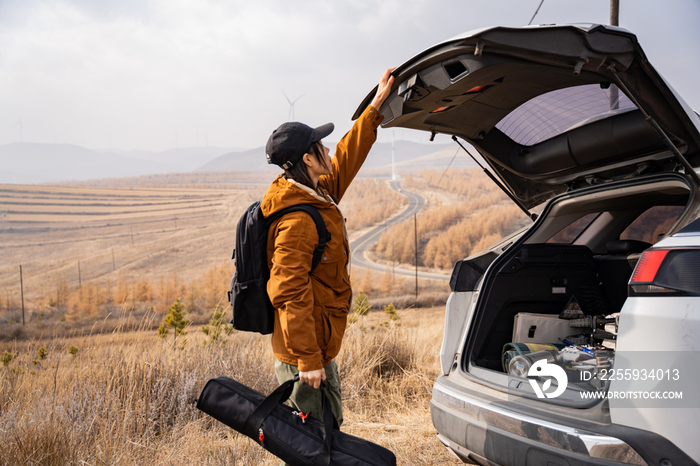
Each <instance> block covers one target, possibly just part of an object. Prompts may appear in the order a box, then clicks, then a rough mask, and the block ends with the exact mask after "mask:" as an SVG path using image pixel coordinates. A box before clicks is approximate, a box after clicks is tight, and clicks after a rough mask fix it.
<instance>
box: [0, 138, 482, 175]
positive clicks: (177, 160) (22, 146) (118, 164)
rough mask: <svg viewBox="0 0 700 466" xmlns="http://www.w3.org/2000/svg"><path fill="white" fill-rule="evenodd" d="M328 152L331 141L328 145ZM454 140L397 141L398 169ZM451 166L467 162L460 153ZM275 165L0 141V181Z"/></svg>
mask: <svg viewBox="0 0 700 466" xmlns="http://www.w3.org/2000/svg"><path fill="white" fill-rule="evenodd" d="M328 145H329V146H330V147H331V152H333V151H334V146H335V145H334V144H328ZM391 146H392V144H391V143H376V144H375V145H374V146H373V147H372V151H371V152H370V154H369V156H368V158H367V160H366V162H365V164H364V166H363V168H362V171H361V172H360V175H362V173H365V174H366V175H371V176H382V175H390V174H391V153H392V147H391ZM456 149H457V146H456V145H454V144H440V143H427V144H423V143H417V142H411V141H396V143H395V148H394V153H395V160H396V167H397V170H398V171H399V173H402V174H403V173H407V172H408V171H413V172H415V171H419V170H423V169H429V168H435V169H443V168H445V167H447V166H448V164H449V163H450V160H451V159H453V158H454V153H455V151H456ZM456 159H458V160H454V161H453V163H452V165H450V166H452V167H459V168H463V167H465V166H472V164H471V162H468V161H467V160H468V159H467V158H466V155H465V154H463V153H462V154H460V155H458V156H457V157H456ZM230 170H277V171H279V168H278V167H276V166H274V165H269V164H268V163H267V160H266V158H265V151H264V148H263V147H258V148H255V149H247V150H246V149H232V148H222V147H187V148H178V149H170V150H166V151H161V152H148V151H121V150H109V151H108V150H92V149H87V148H85V147H81V146H76V145H73V144H39V143H31V142H16V143H11V144H3V145H0V183H22V184H31V183H46V182H59V181H71V180H75V181H85V180H89V179H98V178H121V177H131V176H140V175H155V174H164V173H178V172H191V171H230Z"/></svg>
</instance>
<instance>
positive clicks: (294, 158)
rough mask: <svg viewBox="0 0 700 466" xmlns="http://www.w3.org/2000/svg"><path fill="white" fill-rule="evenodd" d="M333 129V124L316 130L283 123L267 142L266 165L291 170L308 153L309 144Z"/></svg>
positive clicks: (300, 124)
mask: <svg viewBox="0 0 700 466" xmlns="http://www.w3.org/2000/svg"><path fill="white" fill-rule="evenodd" d="M333 128H334V126H333V123H326V124H325V125H322V126H319V127H318V128H312V127H311V126H308V125H305V124H304V123H299V122H297V121H293V122H289V123H283V124H282V125H280V127H279V128H277V129H276V130H274V131H273V132H272V134H271V135H270V138H269V139H268V140H267V145H266V146H265V153H266V154H267V163H274V164H275V165H279V166H280V167H282V168H284V169H285V170H287V169H289V168H292V166H294V164H295V163H297V162H299V160H301V158H302V157H303V156H304V154H306V153H307V152H308V151H309V148H310V147H311V144H313V143H314V142H316V141H320V140H321V139H323V138H325V137H326V136H328V135H329V134H331V133H332V132H333Z"/></svg>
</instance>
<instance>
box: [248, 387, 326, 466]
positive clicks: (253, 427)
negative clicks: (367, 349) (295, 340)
mask: <svg viewBox="0 0 700 466" xmlns="http://www.w3.org/2000/svg"><path fill="white" fill-rule="evenodd" d="M298 381H299V374H294V378H293V379H290V380H287V381H286V382H284V383H282V384H281V385H280V386H279V387H277V388H276V389H275V391H273V392H272V393H270V394H269V395H268V396H267V397H266V398H265V399H264V400H262V401H261V402H260V404H259V405H258V406H257V408H255V410H254V411H253V414H251V415H250V417H249V418H248V420H247V421H246V423H245V428H244V430H243V433H244V434H245V435H247V436H248V437H250V438H252V439H256V438H258V431H259V430H260V426H261V425H262V423H263V421H264V420H265V418H267V417H268V416H269V415H270V413H272V410H273V409H274V408H275V406H277V405H278V404H280V403H284V402H285V401H287V400H288V399H289V397H290V396H291V395H292V390H294V384H295V383H296V382H298ZM320 388H321V402H322V403H323V435H324V444H323V447H322V448H321V451H320V452H319V453H318V455H317V456H316V458H315V459H314V466H329V465H330V463H331V445H332V443H333V422H334V417H333V410H332V409H331V402H330V400H329V399H328V397H327V396H326V390H325V384H324V383H323V381H322V382H321V387H320Z"/></svg>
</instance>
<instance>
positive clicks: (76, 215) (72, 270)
mask: <svg viewBox="0 0 700 466" xmlns="http://www.w3.org/2000/svg"><path fill="white" fill-rule="evenodd" d="M179 175H180V174H173V175H159V176H148V177H138V178H129V179H114V180H97V181H94V182H91V183H92V184H93V185H94V186H86V185H87V184H89V183H81V184H72V185H67V186H40V185H33V186H21V185H0V323H1V324H2V325H0V339H15V338H20V339H21V338H31V337H38V336H41V335H43V336H45V335H67V334H78V333H85V332H90V331H92V332H102V331H109V330H111V329H112V328H114V327H115V325H117V324H116V316H117V315H118V313H119V310H120V309H128V311H129V312H130V313H131V316H132V317H131V319H132V324H133V322H138V321H139V319H140V318H141V317H142V316H143V315H144V313H145V312H146V310H147V309H149V307H153V308H154V309H155V311H156V312H157V313H164V312H167V309H168V308H169V306H170V305H171V304H172V302H173V301H174V300H175V299H176V298H178V297H179V298H182V300H183V303H184V305H185V307H186V309H187V310H188V312H189V313H190V316H191V318H192V319H193V321H195V322H197V323H204V322H205V321H206V320H207V319H208V315H209V314H210V313H211V312H212V311H213V309H214V308H215V307H216V306H217V304H220V305H227V303H226V297H225V296H226V291H227V287H228V284H229V280H230V277H231V274H232V273H233V262H232V261H231V260H230V257H231V250H232V248H233V242H234V234H235V227H236V223H237V221H238V218H239V217H240V214H241V213H242V211H243V209H244V208H245V207H247V206H248V205H250V204H251V203H252V202H254V201H255V200H256V199H259V198H260V197H261V196H262V194H263V193H264V191H265V189H266V186H265V185H257V186H251V185H247V186H246V185H220V184H207V183H220V182H223V181H225V180H226V179H229V180H237V179H243V180H255V179H259V177H260V176H268V174H267V172H263V175H258V178H256V176H253V175H251V174H250V173H247V172H245V173H228V174H223V175H220V176H219V175H217V174H214V173H200V174H181V175H182V176H179ZM215 175H216V176H215ZM177 180H180V181H187V182H188V183H189V184H188V185H183V186H178V185H172V186H169V185H168V183H169V182H174V181H177ZM127 181H128V182H131V183H134V185H133V186H124V185H123V183H125V182H127ZM110 183H112V184H114V185H115V186H108V185H109V184H110ZM156 185H158V186H156ZM403 202H404V196H401V195H400V194H398V193H395V192H393V191H391V190H390V189H389V188H388V187H387V185H386V183H384V182H375V181H374V180H367V179H357V180H356V181H355V182H354V183H353V185H351V187H350V189H349V190H348V192H347V193H346V195H345V197H344V198H343V201H342V203H341V206H340V207H341V209H342V210H343V213H344V215H345V216H346V217H347V218H348V219H349V221H348V227H349V229H350V230H353V229H354V228H355V227H356V226H359V225H360V224H362V226H363V227H366V226H370V225H372V224H374V223H377V222H380V221H382V220H383V219H384V218H386V217H388V216H390V215H392V214H393V213H395V212H396V211H397V210H398V209H399V208H400V207H401V205H402V203H403ZM20 265H21V266H22V281H23V285H24V304H25V315H24V319H25V321H26V322H31V323H32V324H33V325H31V326H23V325H22V318H23V317H22V311H21V309H22V290H21V287H20V273H19V272H20V270H19V267H20Z"/></svg>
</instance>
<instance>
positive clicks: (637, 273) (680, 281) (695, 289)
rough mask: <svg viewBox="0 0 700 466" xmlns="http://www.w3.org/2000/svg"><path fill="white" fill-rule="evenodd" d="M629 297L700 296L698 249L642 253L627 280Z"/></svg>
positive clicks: (660, 250) (699, 249)
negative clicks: (630, 276)
mask: <svg viewBox="0 0 700 466" xmlns="http://www.w3.org/2000/svg"><path fill="white" fill-rule="evenodd" d="M629 295H630V296H639V295H657V296H668V295H675V296H700V248H687V249H680V248H679V249H649V250H647V251H645V252H644V254H642V257H641V258H640V259H639V262H637V267H636V268H635V269H634V273H633V274H632V278H631V279H630V282H629Z"/></svg>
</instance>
